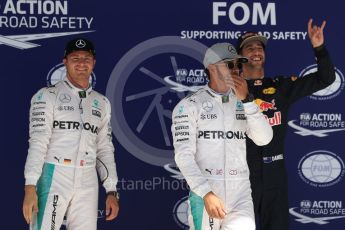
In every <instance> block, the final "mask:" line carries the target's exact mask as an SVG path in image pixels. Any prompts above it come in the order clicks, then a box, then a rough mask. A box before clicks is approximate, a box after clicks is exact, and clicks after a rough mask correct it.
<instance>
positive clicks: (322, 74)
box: [237, 19, 335, 230]
mask: <svg viewBox="0 0 345 230" xmlns="http://www.w3.org/2000/svg"><path fill="white" fill-rule="evenodd" d="M324 27H325V22H323V23H322V25H321V27H318V26H312V20H311V19H310V20H309V22H308V35H309V38H310V41H311V44H312V46H313V49H314V54H315V57H316V62H317V68H318V71H317V72H315V73H311V74H308V75H306V76H304V77H300V78H297V77H295V76H292V77H275V78H268V77H265V74H264V63H265V46H266V43H267V39H266V38H265V37H263V36H261V35H259V34H258V33H255V32H247V33H245V34H243V35H242V36H241V37H240V39H239V41H238V45H237V50H238V52H239V53H240V54H241V55H243V56H245V57H247V58H248V63H246V64H244V66H243V77H244V78H245V79H248V87H249V92H251V93H252V94H253V95H254V98H255V102H256V103H257V104H258V106H259V107H260V110H261V111H262V112H263V113H264V115H265V117H266V118H267V120H268V121H269V124H270V125H271V126H272V128H273V133H274V135H273V139H272V141H271V142H270V143H269V144H268V145H266V146H258V145H256V144H255V143H253V142H252V141H251V140H250V139H247V161H248V166H249V170H250V181H251V185H252V187H251V188H252V196H253V201H254V208H255V214H256V215H257V217H258V221H259V223H260V227H261V229H262V230H277V229H279V230H287V229H289V213H288V210H289V206H288V189H287V175H286V169H285V163H284V138H285V134H286V128H287V118H288V111H289V108H290V105H291V104H292V103H294V102H295V101H297V100H298V99H300V98H302V97H304V96H307V95H311V94H312V93H314V92H316V91H318V90H321V89H324V88H325V87H327V86H329V85H330V84H332V83H333V82H334V80H335V70H334V66H333V64H332V61H331V59H330V57H329V55H328V52H327V50H326V48H325V45H324V37H323V29H324Z"/></svg>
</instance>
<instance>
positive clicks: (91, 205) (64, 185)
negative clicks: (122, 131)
mask: <svg viewBox="0 0 345 230" xmlns="http://www.w3.org/2000/svg"><path fill="white" fill-rule="evenodd" d="M110 108H111V107H110V103H109V101H108V99H107V98H106V97H104V96H103V95H101V94H99V93H97V92H96V91H93V90H92V88H91V87H90V88H89V89H88V90H86V91H82V90H81V89H79V88H76V87H74V86H73V85H72V84H71V83H70V82H69V81H68V79H67V78H65V79H64V80H63V81H60V82H58V83H57V84H56V85H54V86H51V87H47V88H43V89H41V90H39V91H38V93H36V94H35V95H34V96H33V98H32V100H31V108H30V139H29V150H28V156H27V160H26V164H25V172H24V174H25V179H26V181H25V184H26V185H36V191H37V195H38V206H39V212H38V214H37V216H36V217H35V218H34V221H33V224H32V226H31V228H32V229H60V226H61V224H62V222H63V219H64V216H65V214H66V217H67V228H68V229H90V230H91V229H96V226H97V210H98V208H97V207H98V179H97V170H98V172H99V176H100V179H101V180H102V182H103V186H104V188H105V190H106V191H107V192H108V191H116V183H117V180H118V179H117V173H116V166H115V161H114V147H113V144H112V134H111V125H110ZM96 166H97V170H96Z"/></svg>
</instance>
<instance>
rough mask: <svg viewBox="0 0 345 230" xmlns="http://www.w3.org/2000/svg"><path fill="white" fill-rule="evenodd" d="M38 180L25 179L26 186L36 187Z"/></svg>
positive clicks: (33, 178)
mask: <svg viewBox="0 0 345 230" xmlns="http://www.w3.org/2000/svg"><path fill="white" fill-rule="evenodd" d="M37 181H38V178H35V177H28V178H26V179H25V185H35V186H36V184H37Z"/></svg>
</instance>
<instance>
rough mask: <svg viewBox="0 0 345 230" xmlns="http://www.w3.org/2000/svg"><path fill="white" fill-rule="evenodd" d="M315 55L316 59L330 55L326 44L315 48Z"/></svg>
mask: <svg viewBox="0 0 345 230" xmlns="http://www.w3.org/2000/svg"><path fill="white" fill-rule="evenodd" d="M314 55H315V57H316V58H320V57H324V56H327V55H328V51H327V49H326V47H325V45H324V44H322V45H321V46H318V47H315V48H314Z"/></svg>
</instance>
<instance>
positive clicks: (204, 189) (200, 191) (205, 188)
mask: <svg viewBox="0 0 345 230" xmlns="http://www.w3.org/2000/svg"><path fill="white" fill-rule="evenodd" d="M211 191H212V189H211V187H210V185H209V184H208V183H205V184H203V185H200V186H198V187H197V188H195V189H193V192H194V193H195V194H197V195H198V196H200V197H202V198H204V196H205V195H206V194H207V193H209V192H211Z"/></svg>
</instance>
